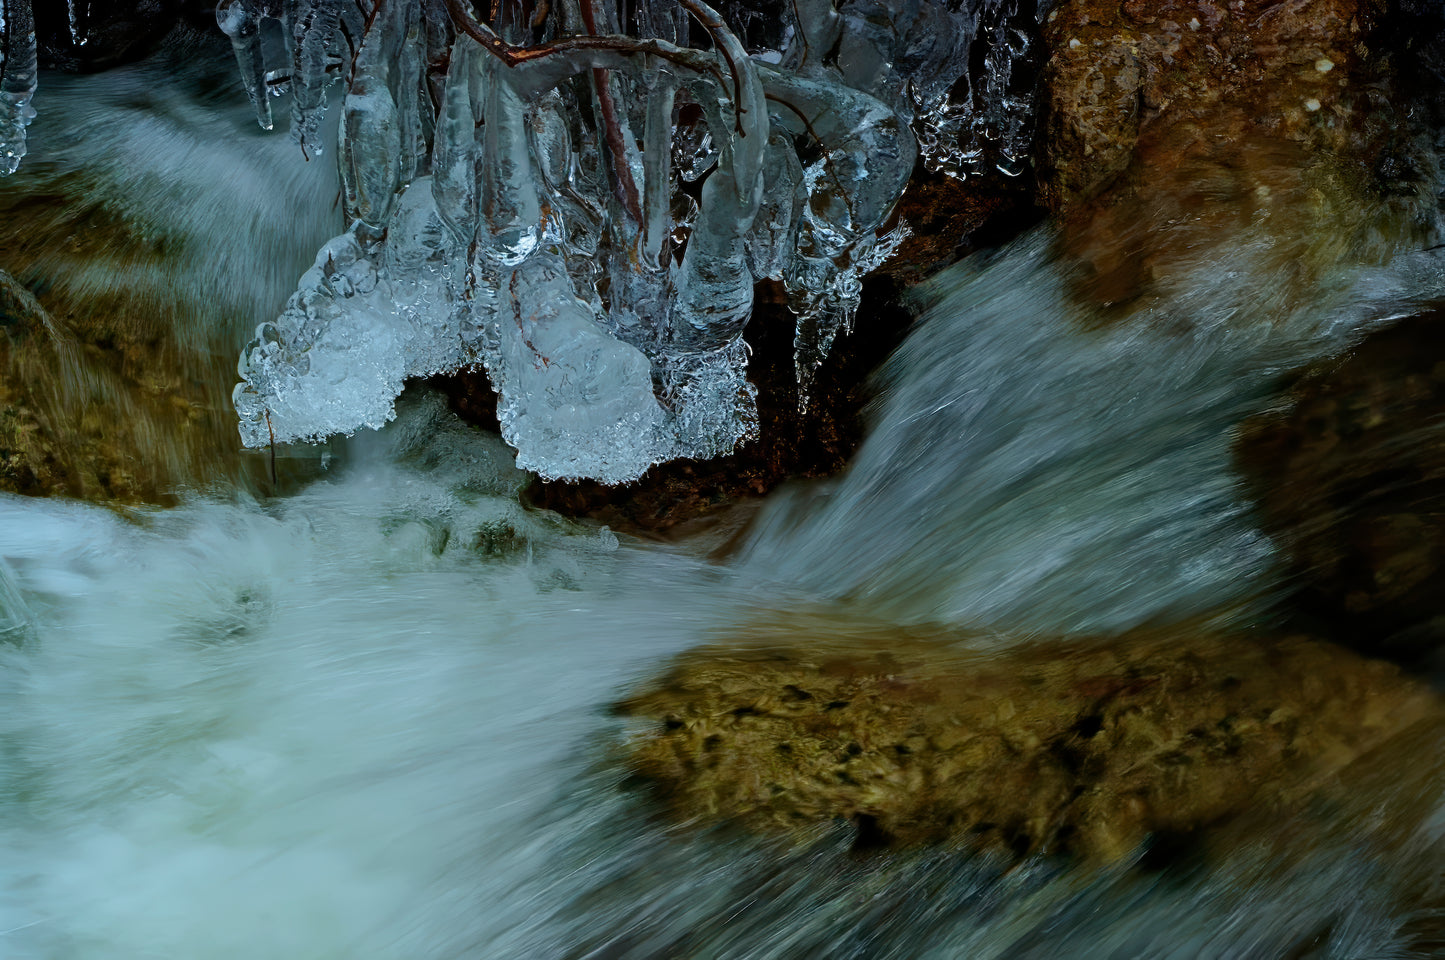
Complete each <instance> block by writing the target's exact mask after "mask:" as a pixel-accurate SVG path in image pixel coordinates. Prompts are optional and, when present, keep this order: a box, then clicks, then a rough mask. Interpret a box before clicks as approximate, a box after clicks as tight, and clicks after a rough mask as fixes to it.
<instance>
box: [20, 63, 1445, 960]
mask: <svg viewBox="0 0 1445 960" xmlns="http://www.w3.org/2000/svg"><path fill="white" fill-rule="evenodd" d="M57 86H59V85H57ZM210 162H212V163H215V164H217V166H216V167H215V169H216V170H217V171H218V172H226V171H229V169H230V168H229V167H228V166H227V165H228V164H237V163H240V161H239V160H238V159H237V158H235V157H234V156H230V157H227V156H225V155H224V154H223V153H220V152H219V151H218V155H217V156H216V157H213V158H212V160H211V161H210ZM216 242H217V244H218V245H220V246H221V247H223V248H224V249H227V250H229V249H232V245H233V244H236V243H237V242H238V241H237V239H236V238H235V236H234V234H233V233H232V232H228V231H220V233H219V234H218V236H217V238H216ZM1216 266H1217V267H1218V269H1216V270H1213V271H1210V270H1206V269H1203V268H1201V270H1200V271H1199V272H1198V274H1197V275H1196V276H1195V277H1194V278H1193V280H1192V281H1191V282H1190V284H1189V285H1188V289H1189V291H1190V292H1189V293H1188V295H1187V296H1183V297H1180V298H1176V299H1175V300H1174V301H1172V302H1171V305H1170V306H1169V309H1170V310H1171V311H1173V313H1174V315H1175V316H1176V319H1177V316H1178V315H1187V317H1188V318H1189V319H1190V320H1191V321H1192V322H1191V324H1190V325H1188V327H1187V328H1186V329H1183V330H1181V329H1180V326H1179V324H1177V323H1176V324H1173V325H1170V326H1168V327H1167V329H1168V331H1169V332H1167V333H1166V332H1161V326H1160V325H1159V324H1153V323H1143V322H1141V323H1139V324H1137V325H1135V326H1133V327H1129V328H1118V329H1113V330H1102V331H1101V330H1098V329H1090V328H1089V327H1088V325H1087V324H1084V323H1082V322H1081V320H1082V318H1081V317H1080V315H1079V314H1078V313H1077V309H1078V308H1075V307H1070V306H1069V305H1068V304H1069V301H1068V297H1067V295H1066V293H1065V290H1064V287H1063V281H1062V277H1061V274H1060V273H1059V271H1058V268H1057V267H1056V266H1055V265H1054V264H1053V263H1052V261H1051V259H1050V253H1049V247H1048V244H1047V242H1046V238H1042V237H1035V238H1026V239H1025V240H1023V241H1020V242H1019V243H1018V244H1016V245H1015V246H1013V247H1011V248H1009V249H1007V250H1005V251H1002V252H1000V253H998V254H996V255H994V256H993V257H992V258H991V259H989V260H987V261H986V262H984V261H981V262H980V263H977V264H966V265H964V266H961V267H959V268H956V269H955V270H954V271H952V272H951V273H950V274H948V275H947V276H946V277H944V278H942V279H941V280H939V281H937V283H936V284H935V285H934V287H933V288H932V290H931V292H930V293H929V294H927V295H926V297H925V300H926V303H927V309H926V310H925V316H924V318H923V320H922V321H921V323H920V326H919V328H918V329H917V331H915V333H914V334H913V335H912V337H911V338H910V340H909V342H908V343H907V344H906V345H905V347H904V348H903V351H902V352H901V354H900V356H899V358H897V359H896V360H895V361H894V363H893V364H892V366H891V368H890V372H889V374H888V377H887V383H886V387H885V391H884V396H883V399H882V401H881V403H880V405H879V408H878V411H877V417H876V419H877V423H876V426H875V428H874V431H873V433H872V435H871V438H870V440H869V441H868V444H867V446H866V448H865V449H864V450H863V451H862V452H861V454H860V456H859V457H858V460H857V462H856V464H855V466H854V467H853V469H852V471H851V473H850V474H849V475H847V476H846V477H844V478H842V479H841V480H839V481H837V482H835V483H833V484H831V485H826V486H813V487H808V488H805V489H800V490H797V491H785V492H784V493H783V494H782V495H781V496H779V497H776V498H775V500H774V502H772V503H770V504H769V505H767V506H766V507H765V509H764V511H763V513H762V515H761V518H760V522H759V523H758V525H757V527H756V529H755V532H754V533H753V535H752V537H751V539H750V540H749V541H748V543H747V544H746V545H745V547H744V548H743V549H742V550H741V551H740V552H739V554H738V555H737V556H736V557H735V558H734V559H733V560H732V561H730V562H728V563H725V564H717V563H714V562H709V561H708V560H707V559H705V557H704V556H703V550H702V549H700V548H694V547H692V546H690V545H689V544H686V543H683V544H681V545H671V546H663V545H657V544H644V543H640V542H634V541H631V540H629V539H627V538H625V537H623V538H620V539H619V537H618V536H616V535H614V534H613V533H612V532H611V531H609V530H607V529H606V528H598V527H597V526H595V525H588V524H583V523H574V522H571V521H566V520H562V519H560V518H557V517H555V516H553V515H551V514H546V513H540V512H534V511H529V510H526V509H524V508H523V507H522V506H521V505H520V504H519V502H518V500H517V493H518V490H519V489H520V487H521V486H522V485H523V483H524V479H525V478H524V476H523V475H522V474H520V473H519V472H518V471H516V470H515V468H514V467H513V466H512V463H511V455H510V453H509V451H508V450H507V448H506V447H505V446H503V445H502V444H501V442H500V441H499V440H498V439H497V438H495V437H492V436H488V435H486V434H484V433H482V432H480V431H477V430H475V429H472V428H468V427H465V426H463V425H461V424H459V423H458V422H456V421H455V419H454V418H452V417H451V415H450V414H449V413H447V412H446V410H445V409H444V406H443V404H442V403H441V402H440V401H439V400H438V399H437V398H435V397H432V396H428V395H425V394H423V393H416V394H414V395H412V396H410V397H409V398H408V400H407V403H406V404H405V405H404V409H403V412H402V415H401V417H400V418H399V419H398V421H397V422H396V423H394V424H392V425H390V426H389V427H387V428H386V429H385V430H383V431H381V432H379V433H376V434H367V435H363V436H359V437H357V438H354V439H352V440H351V441H349V442H348V443H346V444H344V445H341V448H340V449H338V451H337V457H336V459H335V460H334V461H333V462H331V463H330V465H329V468H328V470H327V472H326V473H325V475H324V476H322V478H321V479H319V480H317V481H316V482H314V483H312V484H310V485H309V486H306V487H305V488H304V489H301V490H300V491H299V492H296V493H293V494H291V495H288V496H284V497H274V498H270V499H264V500H257V499H253V498H252V497H251V496H250V495H248V494H246V493H244V492H236V493H232V494H222V495H211V496H208V497H201V496H199V495H197V496H193V497H192V498H190V499H188V500H186V501H185V502H183V503H182V504H181V505H180V506H178V507H175V508H172V509H167V510H153V511H133V512H130V513H126V514H124V515H120V514H117V513H116V512H113V511H110V510H107V509H104V508H101V507H96V506H88V505H83V504H77V503H70V502H63V501H37V500H27V499H22V498H18V497H11V496H6V497H3V498H0V636H3V638H4V640H5V641H6V642H5V643H4V644H3V646H0V956H3V957H6V958H47V960H49V958H72V957H75V958H131V957H135V958H145V957H185V958H190V957H206V958H225V957H237V958H240V957H244V958H255V957H285V958H291V957H295V958H313V957H317V958H319V957H337V958H407V960H411V958H432V957H436V958H441V957H485V958H489V960H491V958H518V960H534V958H564V957H579V958H580V957H613V958H623V957H626V958H639V960H641V958H671V957H689V958H692V957H697V958H714V957H716V958H723V957H729V958H743V957H748V958H762V957H777V958H798V957H819V958H823V957H828V958H834V957H869V958H872V957H888V958H898V960H912V958H925V957H950V958H952V957H1008V958H1018V957H1039V958H1043V957H1057V956H1090V957H1139V956H1149V957H1180V958H1184V957H1200V956H1209V957H1226V956H1228V957H1260V958H1267V957H1278V956H1284V955H1290V956H1329V957H1388V956H1404V955H1409V953H1408V943H1407V941H1408V937H1409V934H1408V931H1407V930H1406V929H1405V924H1406V923H1407V922H1409V921H1411V920H1413V919H1417V918H1416V917H1414V916H1413V914H1412V910H1413V908H1414V901H1412V899H1411V897H1412V896H1413V895H1414V892H1413V887H1412V886H1411V885H1412V884H1414V883H1416V882H1417V881H1418V879H1419V878H1418V876H1417V874H1416V873H1412V870H1411V869H1408V868H1407V867H1408V865H1409V864H1411V863H1414V864H1416V865H1417V866H1419V865H1421V863H1422V862H1423V863H1424V868H1425V871H1426V873H1428V872H1429V863H1428V861H1422V858H1424V857H1428V856H1438V843H1439V842H1440V836H1439V835H1440V834H1445V827H1442V823H1445V815H1442V814H1440V813H1437V814H1436V815H1435V816H1434V818H1433V819H1432V818H1430V817H1429V816H1426V817H1425V818H1424V821H1423V822H1424V823H1425V824H1426V826H1425V827H1424V828H1422V831H1421V832H1420V833H1419V835H1418V836H1414V837H1413V838H1412V839H1411V840H1410V841H1409V842H1407V843H1404V844H1403V846H1402V847H1401V852H1399V853H1398V855H1397V856H1396V857H1395V858H1394V859H1390V858H1382V857H1381V856H1378V855H1376V854H1373V853H1371V854H1366V853H1364V852H1362V850H1361V848H1360V847H1359V845H1358V844H1357V843H1356V839H1355V838H1354V837H1353V836H1351V835H1350V834H1349V833H1348V832H1346V833H1343V834H1341V835H1338V836H1334V835H1330V836H1320V837H1318V838H1317V840H1316V842H1314V843H1312V844H1310V845H1309V846H1308V848H1307V849H1305V850H1304V851H1302V852H1299V853H1298V854H1297V855H1295V856H1292V857H1290V858H1286V859H1279V858H1277V857H1276V856H1275V855H1274V854H1273V853H1271V852H1270V850H1268V849H1267V848H1263V847H1258V846H1244V847H1241V848H1240V849H1239V850H1238V851H1237V852H1236V853H1234V854H1232V855H1230V856H1228V857H1225V858H1224V859H1222V860H1221V861H1219V862H1215V863H1212V864H1210V865H1208V866H1205V865H1202V864H1184V865H1179V866H1175V867H1172V868H1170V869H1168V870H1165V871H1163V872H1157V871H1150V870H1145V869H1141V868H1139V867H1137V866H1134V865H1130V864H1123V865H1120V866H1118V867H1115V868H1110V869H1098V868H1086V867H1083V866H1077V865H1073V866H1071V865H1069V864H1067V863H1063V862H1054V861H1050V860H1035V861H1029V862H1027V863H1024V864H1022V865H1017V866H1013V867H1008V866H1007V865H1002V864H998V863H995V862H992V861H989V860H985V859H979V858H973V857H969V856H966V855H964V854H961V853H958V852H957V851H920V852H912V853H900V854H892V855H879V856H872V857H859V856H857V855H855V854H853V853H850V852H849V845H850V837H849V836H847V833H848V831H847V828H846V827H844V826H841V825H840V826H839V828H838V829H837V830H836V831H834V832H832V833H825V834H824V835H822V836H820V837H818V838H816V839H815V841H814V842H813V843H811V844H806V845H802V846H793V845H789V844H786V843H782V842H779V841H772V840H764V839H757V838H748V837H743V836H738V835H736V834H734V833H732V832H729V831H725V830H716V831H698V830H692V829H687V828H680V827H677V826H675V825H670V824H668V823H666V822H664V821H663V820H661V819H660V818H658V817H657V816H656V814H655V811H654V810H653V808H652V807H651V806H650V804H649V803H648V801H647V798H646V797H645V796H644V795H643V794H642V793H640V792H639V791H637V790H636V789H635V788H634V787H632V786H631V785H630V784H629V783H628V781H627V778H626V777H625V776H624V773H623V771H622V768H621V765H620V763H619V762H618V759H617V757H616V753H615V745H616V743H617V742H618V740H619V737H621V736H623V735H624V734H625V730H624V729H623V726H622V723H621V721H619V720H617V719H616V718H614V717H612V716H611V715H610V714H609V712H608V709H607V708H608V705H609V704H611V703H613V702H615V701H616V700H617V699H618V698H619V696H621V695H622V694H624V693H625V692H626V691H628V690H629V689H630V688H631V687H633V686H634V685H636V684H637V683H638V682H640V681H642V680H643V679H644V678H646V677H648V676H651V675H654V674H655V673H656V672H657V671H658V670H659V669H660V668H661V666H662V665H663V664H665V662H666V660H667V658H668V657H669V656H671V655H672V654H674V653H677V652H680V651H683V650H685V649H688V648H690V647H692V646H695V645H697V644H698V643H701V642H704V641H709V640H717V639H721V638H726V637H728V636H729V635H731V634H734V633H737V632H739V631H744V630H746V629H747V625H748V624H750V623H756V622H759V621H760V620H761V621H763V622H766V621H767V620H768V618H769V617H770V616H776V612H777V611H786V610H792V609H796V608H798V607H799V606H801V605H806V604H819V605H822V606H823V607H825V608H827V607H830V606H833V605H836V604H850V605H854V606H858V607H862V608H865V609H866V610H867V612H868V613H869V614H870V615H881V616H886V617H889V618H891V619H894V620H896V621H898V622H917V621H926V620H927V621H942V622H946V623H952V624H960V625H967V626H970V627H984V628H989V629H993V628H997V629H999V630H1001V631H1003V632H1004V633H1006V634H1008V635H1012V636H1019V635H1021V634H1026V633H1027V632H1031V631H1051V632H1060V631H1064V632H1067V631H1071V630H1085V629H1088V630H1097V629H1101V628H1121V627H1127V626H1130V625H1132V624H1135V623H1139V622H1142V621H1145V620H1150V619H1157V618H1160V617H1165V616H1182V615H1189V614H1194V613H1198V612H1200V611H1205V610H1215V609H1219V608H1221V607H1228V608H1230V609H1233V610H1235V611H1236V613H1235V614H1234V615H1235V616H1246V615H1250V611H1251V610H1252V609H1253V608H1251V607H1250V606H1249V604H1250V603H1251V602H1253V601H1255V600H1257V599H1258V598H1260V597H1261V596H1263V595H1265V594H1267V593H1268V591H1269V580H1268V570H1269V568H1270V564H1271V561H1272V549H1271V547H1270V545H1269V543H1268V542H1267V541H1265V540H1264V539H1263V538H1262V537H1261V536H1260V535H1259V534H1258V533H1257V532H1256V531H1255V530H1254V529H1253V528H1252V527H1251V525H1250V522H1249V520H1248V516H1247V512H1246V510H1245V507H1246V505H1245V504H1244V503H1243V501H1242V500H1241V498H1240V496H1239V493H1238V489H1237V485H1236V481H1235V479H1234V478H1233V476H1232V474H1231V471H1230V467H1229V457H1228V443H1229V438H1230V435H1231V434H1230V431H1231V429H1232V427H1233V424H1235V423H1236V422H1237V421H1238V419H1239V418H1240V417H1241V416H1243V415H1245V414H1247V413H1249V412H1251V411H1253V410H1257V409H1259V408H1260V406H1261V405H1263V404H1264V403H1265V402H1266V401H1267V397H1268V391H1269V388H1270V385H1271V383H1272V381H1273V379H1274V378H1275V377H1276V376H1277V375H1278V374H1279V373H1280V372H1281V371H1282V370H1283V369H1285V368H1287V367H1288V366H1290V365H1292V364H1295V363H1298V362H1300V361H1301V360H1303V359H1307V358H1309V357H1312V356H1317V355H1321V354H1325V353H1329V352H1332V351H1335V350H1338V349H1339V348H1340V347H1341V346H1342V345H1343V344H1345V343H1347V342H1348V341H1349V339H1350V337H1352V336H1354V335H1357V334H1358V332H1359V330H1360V329H1362V327H1363V326H1364V325H1366V324H1368V323H1370V322H1373V321H1375V320H1378V319H1379V318H1381V317H1384V316H1388V315H1389V314H1390V313H1392V312H1394V311H1397V310H1398V309H1399V304H1400V301H1401V300H1402V299H1409V298H1411V297H1425V296H1435V295H1437V293H1438V291H1437V290H1436V289H1435V288H1434V285H1435V282H1436V281H1435V280H1434V279H1433V277H1434V276H1435V275H1436V274H1437V273H1438V272H1439V271H1438V270H1437V268H1436V267H1435V266H1434V265H1433V262H1432V261H1430V260H1429V258H1428V257H1416V258H1413V259H1409V258H1406V259H1402V260H1401V261H1399V262H1398V263H1397V264H1396V265H1395V266H1393V267H1392V268H1391V269H1389V270H1374V271H1370V270H1364V269H1356V270H1347V271H1341V273H1340V274H1339V275H1338V276H1334V277H1332V278H1330V279H1329V282H1326V283H1323V284H1322V286H1321V295H1320V296H1319V297H1318V298H1317V299H1316V300H1314V301H1312V302H1311V304H1309V305H1308V306H1307V307H1300V308H1298V309H1293V308H1291V309H1284V310H1282V311H1281V312H1280V315H1279V317H1277V318H1276V322H1275V323H1273V324H1270V325H1260V326H1253V327H1250V326H1241V325H1239V324H1237V323H1235V322H1233V319H1234V318H1236V317H1237V315H1238V313H1239V300H1240V299H1241V298H1250V297H1255V296H1256V293H1257V291H1252V290H1251V288H1250V287H1249V283H1250V282H1254V283H1258V282H1259V281H1258V279H1257V278H1256V279H1255V280H1253V281H1251V280H1250V275H1249V274H1248V272H1247V269H1248V264H1243V265H1240V264H1233V265H1228V266H1229V269H1224V267H1222V266H1218V265H1216ZM233 280H234V277H232V276H230V275H229V274H228V275H227V279H226V282H232V281H233ZM287 282H288V283H289V281H287ZM263 292H264V291H263ZM262 299H264V297H263V298H262ZM1433 802H1434V801H1433V800H1432V801H1431V803H1433ZM1432 831H1433V833H1432ZM1432 844H1435V845H1434V846H1432Z"/></svg>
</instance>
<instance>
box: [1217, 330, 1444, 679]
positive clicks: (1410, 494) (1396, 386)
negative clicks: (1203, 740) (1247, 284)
mask: <svg viewBox="0 0 1445 960" xmlns="http://www.w3.org/2000/svg"><path fill="white" fill-rule="evenodd" d="M1237 456H1238V460H1239V463H1240V467H1241V470H1242V471H1243V472H1244V474H1245V475H1246V476H1247V477H1248V478H1249V480H1250V485H1251V493H1252V495H1253V497H1254V499H1255V501H1256V503H1257V504H1258V509H1259V516H1260V522H1261V524H1262V525H1263V527H1264V529H1265V530H1266V531H1267V532H1268V533H1269V534H1270V535H1271V536H1273V537H1274V538H1275V539H1276V540H1277V541H1278V542H1279V543H1281V544H1282V545H1283V546H1284V547H1285V548H1286V549H1287V551H1288V553H1289V556H1290V558H1291V560H1290V563H1291V569H1290V575H1291V579H1290V583H1291V584H1292V585H1293V586H1294V588H1295V595H1294V597H1293V598H1292V601H1291V603H1292V605H1293V607H1294V609H1296V610H1297V611H1298V612H1299V615H1300V616H1302V617H1303V619H1304V622H1305V623H1306V624H1307V625H1308V626H1309V627H1310V629H1313V630H1321V631H1328V633H1329V635H1331V636H1336V637H1339V638H1340V639H1342V640H1346V639H1349V638H1353V637H1365V638H1369V642H1368V646H1369V648H1370V649H1371V650H1372V651H1373V652H1375V653H1377V654H1382V655H1390V656H1396V657H1402V658H1405V659H1407V660H1415V659H1418V658H1419V657H1422V656H1424V655H1426V654H1428V653H1429V652H1430V651H1432V650H1435V649H1438V648H1440V647H1441V646H1442V644H1445V313H1427V314H1423V315H1421V316H1417V317H1412V318H1409V319H1407V320H1404V321H1402V322H1400V323H1398V324H1396V325H1395V326H1393V327H1391V328H1390V329H1387V330H1384V331H1381V332H1379V333H1376V334H1374V335H1372V336H1370V337H1369V338H1367V339H1366V340H1365V341H1364V342H1363V343H1361V344H1360V345H1359V347H1358V348H1357V349H1356V350H1354V351H1353V353H1351V354H1350V355H1349V356H1348V357H1346V358H1344V359H1342V360H1340V361H1336V362H1333V363H1329V364H1321V365H1319V366H1317V367H1314V368H1312V369H1309V370H1306V371H1304V372H1303V373H1301V374H1300V375H1299V376H1298V378H1297V379H1296V381H1295V382H1294V383H1293V384H1292V386H1291V387H1290V388H1289V389H1288V390H1287V392H1286V393H1285V394H1284V397H1283V401H1282V403H1281V405H1280V407H1279V408H1278V409H1276V410H1273V411H1271V412H1269V413H1267V414H1265V415H1262V416H1260V417H1257V418H1255V419H1254V420H1252V421H1250V422H1249V423H1247V424H1246V425H1245V429H1244V431H1243V433H1242V435H1241V437H1240V440H1239V442H1238V446H1237Z"/></svg>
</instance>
